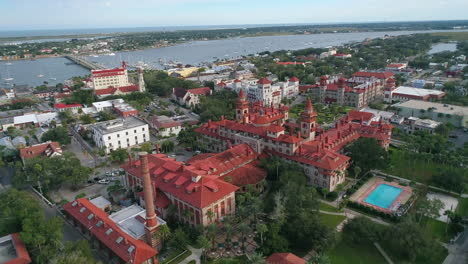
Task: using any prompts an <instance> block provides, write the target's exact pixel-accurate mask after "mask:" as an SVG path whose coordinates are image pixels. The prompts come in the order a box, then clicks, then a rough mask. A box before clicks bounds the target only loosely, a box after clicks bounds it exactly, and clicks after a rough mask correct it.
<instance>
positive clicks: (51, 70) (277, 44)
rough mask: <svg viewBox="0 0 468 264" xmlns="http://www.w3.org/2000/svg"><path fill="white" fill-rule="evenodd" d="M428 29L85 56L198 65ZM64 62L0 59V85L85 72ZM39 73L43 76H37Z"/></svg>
mask: <svg viewBox="0 0 468 264" xmlns="http://www.w3.org/2000/svg"><path fill="white" fill-rule="evenodd" d="M430 32H437V31H391V32H355V33H334V34H312V35H287V36H265V37H248V38H232V39H223V40H209V41H193V42H188V43H184V44H179V45H175V46H170V47H164V48H155V49H146V50H141V51H129V52H119V53H116V55H115V56H107V55H105V56H99V57H91V56H90V57H88V59H89V60H91V61H96V62H98V63H101V64H104V65H105V66H107V67H117V66H118V65H120V63H121V61H122V60H125V61H127V62H128V63H129V64H134V63H136V62H138V61H143V62H145V63H147V64H149V65H151V66H153V67H154V68H163V66H162V65H161V64H160V63H159V59H160V58H161V59H163V60H166V61H170V60H173V61H180V62H182V63H184V64H198V63H201V62H210V61H215V60H217V59H233V58H238V57H241V56H245V55H249V54H254V53H258V52H261V51H277V50H283V49H284V50H298V49H305V48H321V47H322V48H323V47H328V46H341V45H343V44H346V43H351V42H360V41H363V40H365V39H367V38H378V37H383V36H385V35H390V36H397V35H408V34H414V33H430ZM67 62H68V61H67V60H66V59H64V58H47V59H38V60H34V61H31V60H23V61H13V62H11V65H8V63H6V62H0V86H6V85H7V84H5V81H4V79H5V78H13V80H12V81H9V83H10V84H17V85H20V84H27V85H31V86H37V85H41V84H42V83H43V82H44V81H47V82H49V84H56V83H58V82H63V81H64V80H66V79H69V78H71V77H73V76H81V75H86V74H89V71H88V70H86V69H84V68H82V67H80V66H78V65H67V64H66V63H67ZM42 75H43V77H38V76H42Z"/></svg>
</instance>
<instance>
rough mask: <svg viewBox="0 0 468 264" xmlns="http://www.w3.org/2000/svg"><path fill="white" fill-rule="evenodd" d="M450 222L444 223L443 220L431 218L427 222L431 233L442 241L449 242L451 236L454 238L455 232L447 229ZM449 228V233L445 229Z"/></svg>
mask: <svg viewBox="0 0 468 264" xmlns="http://www.w3.org/2000/svg"><path fill="white" fill-rule="evenodd" d="M447 226H448V224H446V223H443V222H441V221H437V220H435V219H430V220H429V221H428V223H427V228H429V229H430V230H431V233H432V234H433V235H434V236H435V237H436V238H437V239H439V240H440V241H442V242H444V243H447V242H449V240H450V239H451V238H453V236H454V234H450V232H449V231H448V229H447ZM446 229H447V233H446V232H445V230H446Z"/></svg>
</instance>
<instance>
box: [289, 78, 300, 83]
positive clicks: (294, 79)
mask: <svg viewBox="0 0 468 264" xmlns="http://www.w3.org/2000/svg"><path fill="white" fill-rule="evenodd" d="M289 81H290V82H298V81H299V79H298V78H297V77H292V78H290V79H289Z"/></svg>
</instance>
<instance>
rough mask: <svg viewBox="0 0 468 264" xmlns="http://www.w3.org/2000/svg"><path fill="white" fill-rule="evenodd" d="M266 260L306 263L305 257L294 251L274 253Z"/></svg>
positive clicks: (276, 263)
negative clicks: (295, 253) (297, 254)
mask: <svg viewBox="0 0 468 264" xmlns="http://www.w3.org/2000/svg"><path fill="white" fill-rule="evenodd" d="M265 262H266V263H268V264H306V261H305V260H304V259H303V258H300V257H298V256H296V255H294V254H293V253H273V254H271V255H270V256H269V257H268V258H267V259H265Z"/></svg>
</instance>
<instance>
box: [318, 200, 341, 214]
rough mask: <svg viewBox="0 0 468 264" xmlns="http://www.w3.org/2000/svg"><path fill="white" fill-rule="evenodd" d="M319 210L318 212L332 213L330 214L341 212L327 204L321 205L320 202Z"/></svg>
mask: <svg viewBox="0 0 468 264" xmlns="http://www.w3.org/2000/svg"><path fill="white" fill-rule="evenodd" d="M319 209H320V210H323V211H327V212H332V213H340V212H342V210H339V209H338V208H336V207H334V206H331V205H329V204H326V203H322V202H320V206H319Z"/></svg>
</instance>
